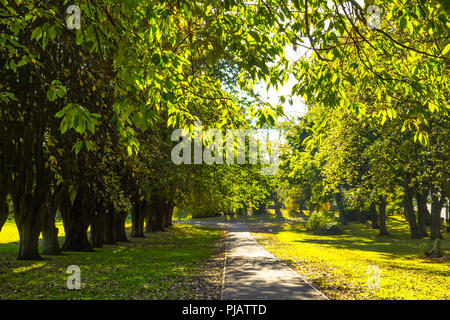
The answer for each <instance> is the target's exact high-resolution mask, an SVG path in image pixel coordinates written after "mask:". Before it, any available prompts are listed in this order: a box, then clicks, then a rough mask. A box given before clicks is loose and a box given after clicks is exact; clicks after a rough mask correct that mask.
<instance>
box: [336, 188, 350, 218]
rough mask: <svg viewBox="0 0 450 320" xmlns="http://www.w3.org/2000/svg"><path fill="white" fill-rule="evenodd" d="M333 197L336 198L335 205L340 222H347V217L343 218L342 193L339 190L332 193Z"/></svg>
mask: <svg viewBox="0 0 450 320" xmlns="http://www.w3.org/2000/svg"><path fill="white" fill-rule="evenodd" d="M334 199H335V200H336V205H337V207H338V210H339V221H340V222H341V223H342V224H347V219H346V218H345V207H344V200H343V199H342V193H341V191H340V190H339V191H338V192H336V193H335V194H334Z"/></svg>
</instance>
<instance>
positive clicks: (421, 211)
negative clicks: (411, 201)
mask: <svg viewBox="0 0 450 320" xmlns="http://www.w3.org/2000/svg"><path fill="white" fill-rule="evenodd" d="M427 199H428V188H426V189H424V190H419V189H416V200H417V219H418V222H419V224H418V227H419V233H420V235H421V236H422V237H428V233H427V220H429V219H430V218H429V216H430V213H429V212H428V208H427V202H428V201H427Z"/></svg>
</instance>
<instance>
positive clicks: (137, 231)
mask: <svg viewBox="0 0 450 320" xmlns="http://www.w3.org/2000/svg"><path fill="white" fill-rule="evenodd" d="M144 205H145V204H144V203H143V201H140V200H136V201H134V205H133V212H132V213H131V237H132V238H145V235H144V220H145V215H144V210H143V206H144Z"/></svg>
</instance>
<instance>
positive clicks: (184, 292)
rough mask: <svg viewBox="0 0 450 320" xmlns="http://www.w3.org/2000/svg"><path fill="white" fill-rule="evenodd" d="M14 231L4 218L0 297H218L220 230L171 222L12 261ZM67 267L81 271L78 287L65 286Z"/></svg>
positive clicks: (0, 245) (15, 240)
mask: <svg viewBox="0 0 450 320" xmlns="http://www.w3.org/2000/svg"><path fill="white" fill-rule="evenodd" d="M58 227H59V229H60V230H63V228H62V227H61V226H58ZM14 230H15V225H14V223H13V222H7V224H6V225H5V226H4V229H3V230H2V232H1V233H0V299H39V300H41V299H102V300H103V299H106V300H108V299H219V298H220V289H221V281H222V278H221V277H222V270H223V257H224V250H225V246H224V243H225V242H224V232H223V231H220V230H215V229H208V228H202V227H195V226H190V225H181V224H177V225H174V226H173V227H171V228H169V229H168V231H167V232H162V233H155V234H146V236H147V238H145V239H131V241H130V242H127V243H119V244H118V245H105V246H104V247H103V248H100V249H95V250H96V251H95V252H91V253H83V252H65V253H64V255H62V256H51V257H50V256H43V257H45V260H44V261H16V260H15V258H16V254H17V251H18V236H17V231H14ZM59 240H60V241H61V242H62V241H63V240H64V239H63V237H60V239H59ZM69 265H78V266H79V267H80V269H81V289H80V290H68V289H67V287H66V281H67V277H68V274H67V273H66V270H67V267H68V266H69Z"/></svg>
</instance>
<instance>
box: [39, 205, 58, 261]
mask: <svg viewBox="0 0 450 320" xmlns="http://www.w3.org/2000/svg"><path fill="white" fill-rule="evenodd" d="M55 216H56V208H55V207H54V206H53V205H52V204H51V203H49V204H48V206H47V212H46V213H45V219H44V227H43V228H42V245H43V248H44V250H43V252H42V253H43V254H46V255H52V256H56V255H60V254H62V253H61V249H60V248H59V242H58V232H59V230H58V228H57V227H56V226H55Z"/></svg>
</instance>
